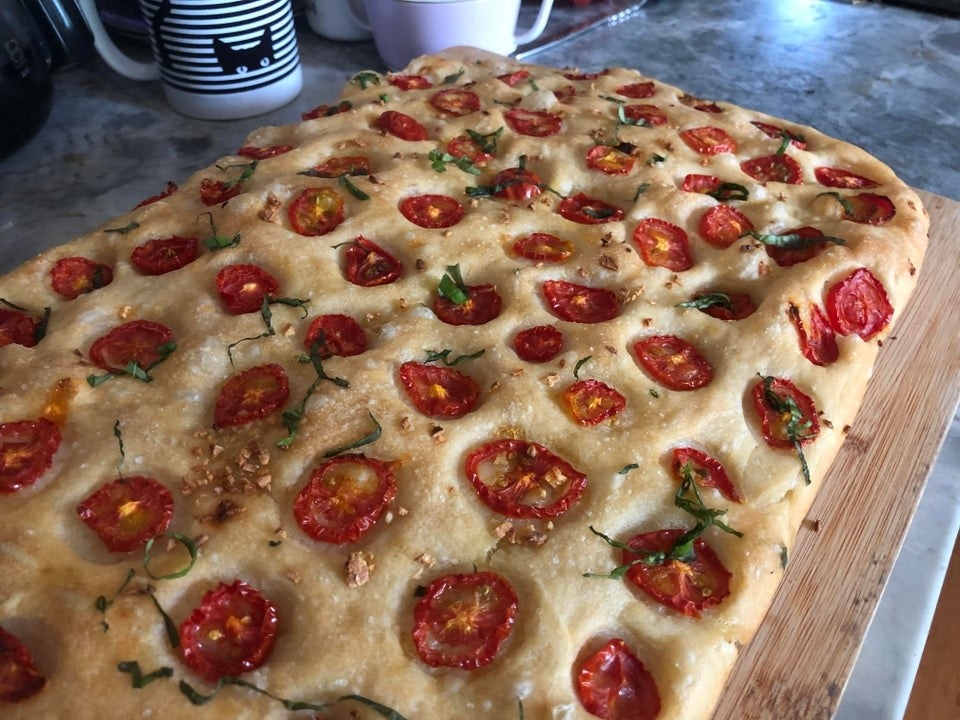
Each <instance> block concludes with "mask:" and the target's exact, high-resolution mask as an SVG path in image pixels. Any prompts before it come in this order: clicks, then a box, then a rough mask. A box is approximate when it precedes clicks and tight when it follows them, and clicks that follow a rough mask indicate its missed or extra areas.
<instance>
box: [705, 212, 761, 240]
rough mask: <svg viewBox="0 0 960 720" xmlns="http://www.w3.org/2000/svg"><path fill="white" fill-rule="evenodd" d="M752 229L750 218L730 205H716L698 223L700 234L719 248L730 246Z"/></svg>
mask: <svg viewBox="0 0 960 720" xmlns="http://www.w3.org/2000/svg"><path fill="white" fill-rule="evenodd" d="M751 230H753V222H751V220H750V218H748V217H747V216H746V215H744V214H743V213H742V212H740V211H739V210H737V209H736V208H734V207H731V206H730V205H714V206H713V207H712V208H710V209H709V210H707V211H706V212H705V213H704V214H703V215H702V216H701V217H700V222H699V223H698V225H697V232H699V233H700V236H701V237H702V238H703V239H704V240H706V241H707V242H708V243H710V244H711V245H713V246H714V247H718V248H728V247H730V246H731V245H733V244H734V243H735V242H736V241H737V240H739V239H740V238H741V237H743V236H744V234H746V233H748V232H750V231H751Z"/></svg>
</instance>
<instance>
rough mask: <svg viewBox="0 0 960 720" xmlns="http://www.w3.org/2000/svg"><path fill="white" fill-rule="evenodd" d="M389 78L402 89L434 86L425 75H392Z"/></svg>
mask: <svg viewBox="0 0 960 720" xmlns="http://www.w3.org/2000/svg"><path fill="white" fill-rule="evenodd" d="M388 80H389V82H390V84H391V85H393V86H394V87H397V88H400V89H401V90H428V89H429V88H432V87H433V83H432V82H430V79H429V78H425V77H424V76H423V75H391V76H390V77H389V79H388Z"/></svg>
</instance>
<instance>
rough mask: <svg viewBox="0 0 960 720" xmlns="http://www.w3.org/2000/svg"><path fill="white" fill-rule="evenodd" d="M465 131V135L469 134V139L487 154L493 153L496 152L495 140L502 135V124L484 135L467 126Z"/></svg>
mask: <svg viewBox="0 0 960 720" xmlns="http://www.w3.org/2000/svg"><path fill="white" fill-rule="evenodd" d="M466 132H467V135H469V136H470V139H471V140H473V141H474V142H475V143H476V144H477V145H479V146H480V149H481V150H483V151H484V152H485V153H487V154H488V155H495V154H496V152H497V140H499V139H500V136H501V135H503V126H500V127H498V128H497V129H496V130H494V131H493V132H492V133H487V134H486V135H481V134H480V133H478V132H477V131H476V130H470V129H469V128H468V129H467V131H466Z"/></svg>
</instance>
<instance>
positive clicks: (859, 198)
mask: <svg viewBox="0 0 960 720" xmlns="http://www.w3.org/2000/svg"><path fill="white" fill-rule="evenodd" d="M844 200H845V203H846V205H847V206H848V207H849V208H850V210H849V212H848V210H847V208H846V207H845V208H844V210H843V219H844V220H852V221H853V222H857V223H862V224H864V225H883V224H885V223H888V222H890V221H891V220H893V216H894V215H896V214H897V208H896V207H895V206H894V204H893V201H892V200H890V198H888V197H887V196H886V195H877V194H876V193H860V194H859V195H854V196H853V197H848V198H844Z"/></svg>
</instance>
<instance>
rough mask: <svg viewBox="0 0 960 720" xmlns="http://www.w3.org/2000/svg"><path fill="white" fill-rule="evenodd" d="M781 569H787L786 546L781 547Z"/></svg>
mask: <svg viewBox="0 0 960 720" xmlns="http://www.w3.org/2000/svg"><path fill="white" fill-rule="evenodd" d="M780 569H781V570H786V569H787V546H786V545H781V546H780Z"/></svg>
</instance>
